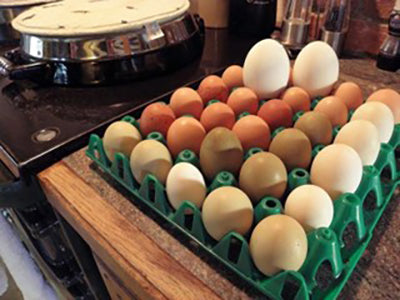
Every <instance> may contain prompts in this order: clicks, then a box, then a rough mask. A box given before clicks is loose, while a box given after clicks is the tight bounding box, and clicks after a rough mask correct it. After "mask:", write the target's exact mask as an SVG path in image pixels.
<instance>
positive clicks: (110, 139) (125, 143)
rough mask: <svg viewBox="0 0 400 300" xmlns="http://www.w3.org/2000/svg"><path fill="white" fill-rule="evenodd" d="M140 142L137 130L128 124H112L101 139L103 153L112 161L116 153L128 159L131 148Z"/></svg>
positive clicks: (120, 122)
mask: <svg viewBox="0 0 400 300" xmlns="http://www.w3.org/2000/svg"><path fill="white" fill-rule="evenodd" d="M141 140H142V137H141V135H140V132H139V130H137V128H136V127H135V126H133V125H132V124H130V123H128V122H123V121H119V122H114V123H112V124H111V125H110V126H108V128H107V130H106V132H105V133H104V137H103V146H104V151H105V152H106V155H107V157H108V159H109V160H111V161H113V160H114V156H115V154H116V153H117V152H121V153H122V154H124V155H125V156H126V157H130V155H131V153H132V150H133V148H135V147H136V145H137V144H138V143H139V142H140V141H141Z"/></svg>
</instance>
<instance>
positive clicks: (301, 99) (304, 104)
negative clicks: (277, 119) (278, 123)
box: [282, 86, 311, 114]
mask: <svg viewBox="0 0 400 300" xmlns="http://www.w3.org/2000/svg"><path fill="white" fill-rule="evenodd" d="M282 101H283V102H286V103H287V104H289V106H290V107H291V108H292V111H293V113H294V114H295V113H297V112H298V111H301V110H302V111H304V112H306V111H309V110H310V107H311V99H310V96H309V95H308V93H307V92H306V91H305V90H303V89H302V88H299V87H295V86H294V87H291V88H289V89H287V90H286V91H285V92H284V93H283V95H282Z"/></svg>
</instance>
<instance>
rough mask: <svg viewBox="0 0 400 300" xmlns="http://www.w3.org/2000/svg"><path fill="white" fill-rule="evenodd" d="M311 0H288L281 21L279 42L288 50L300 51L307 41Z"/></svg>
mask: <svg viewBox="0 0 400 300" xmlns="http://www.w3.org/2000/svg"><path fill="white" fill-rule="evenodd" d="M311 6H312V0H289V1H288V3H287V5H286V10H285V14H284V17H283V21H282V33H281V42H282V44H283V45H284V46H285V47H286V48H288V49H289V50H294V51H296V50H300V49H301V48H303V47H304V46H305V44H306V43H307V41H308V34H309V30H310V20H311Z"/></svg>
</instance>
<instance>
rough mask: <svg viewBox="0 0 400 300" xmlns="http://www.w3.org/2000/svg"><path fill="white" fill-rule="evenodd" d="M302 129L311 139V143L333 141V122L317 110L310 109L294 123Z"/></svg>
mask: <svg viewBox="0 0 400 300" xmlns="http://www.w3.org/2000/svg"><path fill="white" fill-rule="evenodd" d="M294 127H295V128H297V129H300V130H301V131H302V132H304V133H305V135H306V136H307V137H308V138H309V140H310V141H311V145H312V146H313V147H315V146H316V145H329V144H330V143H331V141H332V129H333V128H332V123H331V121H330V120H329V118H328V117H327V116H326V115H325V114H323V113H321V112H317V111H310V112H307V113H305V114H304V115H302V116H301V117H300V118H299V119H298V120H297V122H296V124H295V125H294Z"/></svg>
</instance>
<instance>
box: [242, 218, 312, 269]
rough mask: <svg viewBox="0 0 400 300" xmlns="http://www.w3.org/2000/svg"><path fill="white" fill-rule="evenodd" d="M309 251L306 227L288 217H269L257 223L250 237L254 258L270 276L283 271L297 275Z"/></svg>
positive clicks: (251, 251)
mask: <svg viewBox="0 0 400 300" xmlns="http://www.w3.org/2000/svg"><path fill="white" fill-rule="evenodd" d="M307 251H308V242H307V236H306V233H305V231H304V229H303V227H301V225H300V224H299V223H298V222H297V221H296V220H295V219H293V218H291V217H289V216H285V215H273V216H269V217H267V218H265V219H263V220H262V221H261V222H260V223H258V224H257V226H256V227H255V228H254V231H253V233H252V234H251V238H250V254H251V257H252V258H253V261H254V263H255V265H256V267H257V269H259V270H260V271H261V272H262V273H263V274H265V275H267V276H272V275H275V274H276V273H278V272H280V271H283V270H284V271H298V270H299V269H300V268H301V266H302V265H303V263H304V261H305V259H306V256H307Z"/></svg>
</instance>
